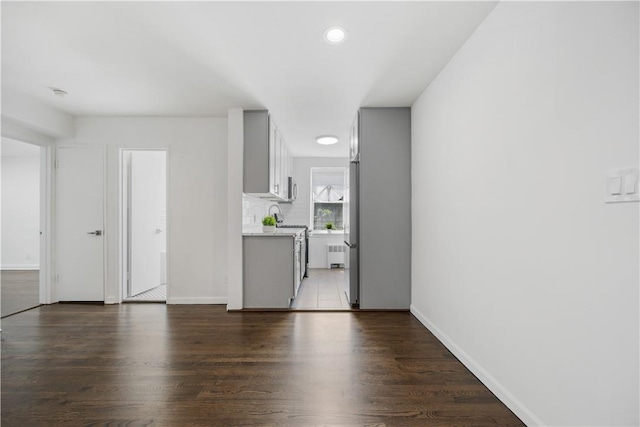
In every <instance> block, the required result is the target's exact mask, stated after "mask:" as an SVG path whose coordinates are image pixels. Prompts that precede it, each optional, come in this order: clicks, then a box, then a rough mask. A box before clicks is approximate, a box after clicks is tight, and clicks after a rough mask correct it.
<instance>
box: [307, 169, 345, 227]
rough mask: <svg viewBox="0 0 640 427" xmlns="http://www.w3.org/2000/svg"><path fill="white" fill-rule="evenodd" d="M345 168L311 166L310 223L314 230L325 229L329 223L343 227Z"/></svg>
mask: <svg viewBox="0 0 640 427" xmlns="http://www.w3.org/2000/svg"><path fill="white" fill-rule="evenodd" d="M345 171H346V168H311V215H312V218H311V224H313V229H314V230H325V229H326V228H327V224H329V223H331V224H332V228H333V229H336V230H342V229H344V218H343V202H344V191H345V188H344V187H345V186H344V175H345Z"/></svg>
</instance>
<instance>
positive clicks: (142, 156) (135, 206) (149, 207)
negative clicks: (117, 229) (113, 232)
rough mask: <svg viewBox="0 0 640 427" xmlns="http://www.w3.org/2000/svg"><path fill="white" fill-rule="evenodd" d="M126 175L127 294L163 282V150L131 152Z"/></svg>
mask: <svg viewBox="0 0 640 427" xmlns="http://www.w3.org/2000/svg"><path fill="white" fill-rule="evenodd" d="M129 170H130V174H129V185H130V187H129V225H130V231H129V256H130V263H129V268H130V270H129V272H130V277H131V279H130V285H129V286H130V288H129V296H135V295H138V294H140V293H142V292H145V291H148V290H149V289H153V288H155V287H157V286H159V285H161V284H163V282H164V280H163V279H164V276H165V275H164V274H163V273H164V268H165V266H164V264H165V263H164V262H163V260H164V259H165V254H166V152H164V151H131V157H130V169H129Z"/></svg>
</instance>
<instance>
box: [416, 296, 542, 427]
mask: <svg viewBox="0 0 640 427" xmlns="http://www.w3.org/2000/svg"><path fill="white" fill-rule="evenodd" d="M410 310H411V314H413V315H414V316H415V317H416V319H418V320H419V321H420V323H422V324H423V325H424V326H425V327H426V328H427V329H428V330H429V331H431V333H432V334H433V335H435V336H436V338H438V340H440V342H441V343H442V344H444V346H445V347H447V349H449V351H450V352H451V353H453V355H454V356H456V357H457V358H458V360H460V362H462V364H463V365H464V366H466V367H467V369H469V370H470V371H471V372H472V373H473V374H474V375H475V376H476V377H477V378H478V379H479V380H480V381H481V382H482V383H483V384H484V385H485V386H487V388H488V389H489V390H491V392H492V393H493V394H495V395H496V397H497V398H498V399H500V400H501V401H502V403H504V404H505V405H506V406H507V407H508V408H509V409H511V411H513V413H514V414H516V416H518V418H520V419H521V420H522V422H524V423H525V424H526V425H527V426H544V425H546V424H544V423H543V422H542V421H541V420H540V419H539V418H538V417H536V416H535V415H534V414H533V412H531V411H530V410H529V408H527V407H526V406H525V405H524V404H523V403H522V402H520V401H519V400H518V399H516V398H515V396H513V394H511V393H510V392H509V390H507V389H506V388H505V387H504V386H503V385H502V384H501V383H500V382H498V381H497V380H496V379H495V378H493V376H492V375H491V374H490V373H489V372H487V371H486V370H485V369H484V368H483V367H482V366H480V364H479V363H477V362H476V361H475V360H474V359H473V358H472V357H471V356H470V355H469V354H467V353H466V352H465V351H464V350H463V349H462V348H460V347H459V346H458V345H457V344H456V343H455V342H453V340H451V339H450V338H449V337H448V336H447V334H445V333H444V332H442V331H441V330H440V329H439V328H438V327H437V326H435V325H434V324H433V323H432V322H431V321H430V320H429V319H428V318H427V316H425V315H424V314H423V313H422V312H421V311H420V310H418V309H417V308H416V307H415V306H414V305H413V304H412V305H411V307H410Z"/></svg>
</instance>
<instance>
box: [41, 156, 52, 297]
mask: <svg viewBox="0 0 640 427" xmlns="http://www.w3.org/2000/svg"><path fill="white" fill-rule="evenodd" d="M54 156H55V150H54V147H52V146H46V147H43V146H41V147H40V277H39V285H40V286H39V289H40V296H39V302H40V304H53V303H54V302H56V301H54V289H53V286H52V285H53V280H52V279H53V270H54V268H53V266H54V264H53V244H54V242H53V233H54V230H55V226H54V225H55V223H54V210H53V195H54V188H55V187H54V185H55V179H54V173H53V169H54V168H53V165H54Z"/></svg>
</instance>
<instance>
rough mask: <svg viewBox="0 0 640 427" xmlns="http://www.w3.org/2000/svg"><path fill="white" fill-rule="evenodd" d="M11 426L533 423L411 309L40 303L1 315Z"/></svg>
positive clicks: (5, 409) (5, 422)
mask: <svg viewBox="0 0 640 427" xmlns="http://www.w3.org/2000/svg"><path fill="white" fill-rule="evenodd" d="M1 376H2V378H1V379H2V391H1V399H2V401H1V404H2V408H1V416H2V426H3V427H8V426H56V425H64V426H81V425H83V426H330V425H331V426H454V425H455V426H474V427H478V426H521V425H523V424H522V423H521V421H520V420H519V419H518V418H517V417H515V416H514V415H513V414H512V413H511V412H510V411H509V410H508V409H507V408H506V407H505V406H504V405H503V404H502V403H501V402H500V401H499V400H498V399H497V398H496V397H495V396H493V395H492V394H491V393H490V392H489V391H488V390H487V389H486V388H485V387H484V386H483V385H482V384H481V383H480V382H479V381H478V380H477V379H476V378H475V377H474V376H473V375H472V374H471V373H470V372H469V371H468V370H467V369H466V368H465V367H464V366H463V365H462V364H461V363H460V362H459V361H458V360H457V359H456V358H455V357H453V356H452V355H451V354H450V353H449V352H448V351H447V350H446V348H445V347H444V346H443V345H442V344H441V343H440V342H439V341H438V340H437V339H436V338H435V337H434V336H433V335H432V334H431V333H430V332H429V331H428V330H427V329H425V328H424V327H423V326H422V325H421V324H420V323H419V322H418V321H417V320H416V319H415V318H413V316H412V315H411V314H410V313H407V312H333V313H321V312H267V313H259V312H234V313H227V312H226V311H225V309H224V307H223V306H202V305H169V306H166V305H164V304H120V305H106V306H99V305H80V304H77V305H76V304H59V305H51V306H41V307H39V308H36V309H33V310H29V311H26V312H23V313H20V314H17V315H15V316H11V317H8V318H6V319H3V321H2V373H1Z"/></svg>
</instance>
